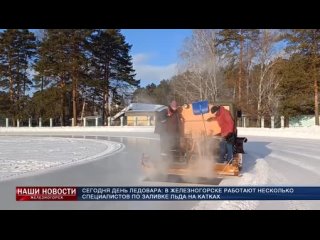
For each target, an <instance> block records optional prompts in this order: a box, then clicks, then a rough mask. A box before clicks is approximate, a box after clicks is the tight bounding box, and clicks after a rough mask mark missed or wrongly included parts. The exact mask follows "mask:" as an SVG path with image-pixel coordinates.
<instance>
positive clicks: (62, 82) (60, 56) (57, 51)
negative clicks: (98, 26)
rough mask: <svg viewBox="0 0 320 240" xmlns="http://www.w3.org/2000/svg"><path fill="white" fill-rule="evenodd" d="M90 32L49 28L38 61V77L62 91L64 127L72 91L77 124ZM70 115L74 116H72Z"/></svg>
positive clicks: (61, 102)
mask: <svg viewBox="0 0 320 240" xmlns="http://www.w3.org/2000/svg"><path fill="white" fill-rule="evenodd" d="M90 32H91V31H90V30H79V29H67V30H66V29H49V30H46V31H45V34H44V39H43V41H42V43H41V45H40V49H39V60H38V61H37V63H36V66H35V70H36V71H37V72H38V76H37V78H38V79H39V80H41V86H42V87H43V83H44V81H45V82H46V83H47V84H48V86H55V87H58V88H59V91H60V108H61V110H60V111H61V117H60V118H61V124H62V125H65V120H66V110H67V107H66V105H67V102H66V101H67V95H68V92H70V91H71V92H72V116H73V118H74V124H76V122H77V108H78V106H77V97H78V87H79V84H81V79H82V77H83V76H84V75H85V71H86V70H87V67H86V64H87V57H86V53H85V51H86V50H85V47H84V46H85V40H86V38H87V37H88V36H89V34H90ZM69 115H71V114H69Z"/></svg>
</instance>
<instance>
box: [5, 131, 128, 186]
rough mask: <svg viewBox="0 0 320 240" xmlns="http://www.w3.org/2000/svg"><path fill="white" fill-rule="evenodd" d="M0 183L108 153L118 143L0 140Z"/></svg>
mask: <svg viewBox="0 0 320 240" xmlns="http://www.w3.org/2000/svg"><path fill="white" fill-rule="evenodd" d="M0 146H1V147H0V181H1V180H5V179H11V178H15V177H19V176H24V175H25V174H26V173H28V174H29V175H30V174H32V173H38V172H43V171H44V170H49V169H51V168H57V167H65V166H68V165H71V164H77V163H80V162H86V161H90V160H94V159H97V158H99V157H101V156H105V155H108V154H111V153H113V152H115V151H117V150H119V149H121V148H122V147H123V145H122V144H121V143H115V142H110V141H98V140H91V139H74V138H56V137H54V138H48V137H41V138H40V137H13V136H11V137H9V136H7V137H0Z"/></svg>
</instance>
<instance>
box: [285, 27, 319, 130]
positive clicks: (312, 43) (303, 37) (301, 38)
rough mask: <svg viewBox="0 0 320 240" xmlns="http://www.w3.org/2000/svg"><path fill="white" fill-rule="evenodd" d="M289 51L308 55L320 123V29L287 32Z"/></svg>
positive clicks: (316, 112)
mask: <svg viewBox="0 0 320 240" xmlns="http://www.w3.org/2000/svg"><path fill="white" fill-rule="evenodd" d="M287 40H288V42H289V46H288V48H287V50H288V51H289V52H298V53H299V54H301V55H302V56H305V57H306V61H307V63H308V66H309V69H308V73H309V74H310V75H309V76H310V85H311V84H312V85H313V92H314V114H315V124H316V125H319V96H318V95H319V93H318V85H319V70H320V29H295V30H291V31H289V32H288V34H287Z"/></svg>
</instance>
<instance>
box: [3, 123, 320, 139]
mask: <svg viewBox="0 0 320 240" xmlns="http://www.w3.org/2000/svg"><path fill="white" fill-rule="evenodd" d="M37 132H39V133H40V132H43V133H55V132H59V133H60V132H63V133H68V132H84V133H85V132H100V133H103V132H106V133H107V132H146V133H153V132H154V126H137V127H133V126H124V127H120V126H119V127H118V126H112V127H101V126H99V127H30V128H29V127H20V128H17V127H9V128H5V127H0V134H1V133H37ZM238 135H239V136H266V137H285V138H310V139H320V126H312V127H292V128H273V129H271V128H242V127H238Z"/></svg>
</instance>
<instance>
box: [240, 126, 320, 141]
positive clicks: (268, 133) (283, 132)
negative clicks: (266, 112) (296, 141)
mask: <svg viewBox="0 0 320 240" xmlns="http://www.w3.org/2000/svg"><path fill="white" fill-rule="evenodd" d="M238 135H239V136H250V135H251V136H265V137H284V138H310V139H320V126H312V127H296V128H294V127H293V128H272V129H271V128H241V127H239V128H238Z"/></svg>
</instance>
